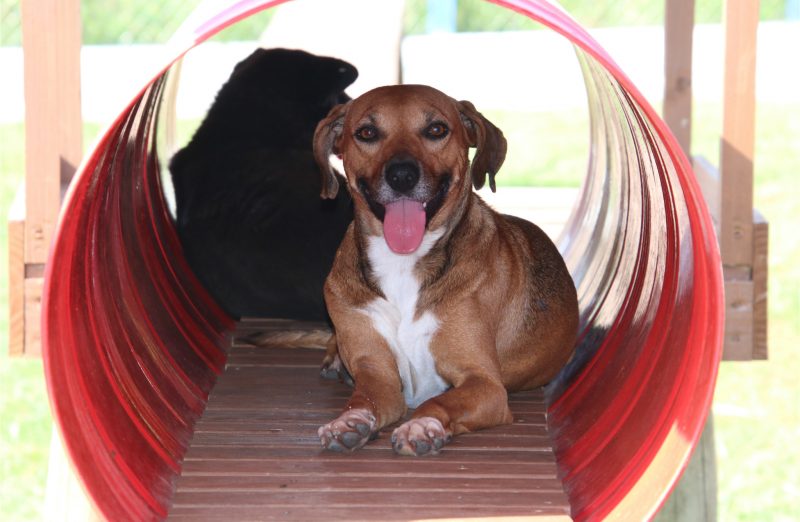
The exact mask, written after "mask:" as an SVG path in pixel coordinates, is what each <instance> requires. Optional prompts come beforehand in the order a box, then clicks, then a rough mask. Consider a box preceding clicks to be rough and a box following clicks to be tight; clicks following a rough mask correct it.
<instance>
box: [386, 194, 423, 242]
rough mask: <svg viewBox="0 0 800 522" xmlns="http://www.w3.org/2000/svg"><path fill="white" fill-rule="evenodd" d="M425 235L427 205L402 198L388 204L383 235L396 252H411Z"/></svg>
mask: <svg viewBox="0 0 800 522" xmlns="http://www.w3.org/2000/svg"><path fill="white" fill-rule="evenodd" d="M423 235H425V207H423V206H422V203H420V202H418V201H412V200H410V199H401V200H399V201H395V202H394V203H389V204H388V205H386V214H385V215H384V217H383V237H384V238H385V239H386V244H387V245H389V248H391V249H392V252H394V253H396V254H410V253H412V252H414V251H415V250H416V249H418V248H419V245H420V243H422V236H423Z"/></svg>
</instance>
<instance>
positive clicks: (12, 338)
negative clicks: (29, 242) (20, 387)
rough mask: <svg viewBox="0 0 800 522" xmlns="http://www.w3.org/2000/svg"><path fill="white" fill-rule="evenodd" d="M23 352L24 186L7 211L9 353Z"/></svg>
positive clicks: (17, 354)
mask: <svg viewBox="0 0 800 522" xmlns="http://www.w3.org/2000/svg"><path fill="white" fill-rule="evenodd" d="M24 352H25V185H24V183H23V184H22V185H21V186H20V187H19V189H17V193H16V195H15V196H14V202H13V203H12V204H11V209H10V210H9V212H8V354H9V355H11V356H20V355H22V354H23V353H24Z"/></svg>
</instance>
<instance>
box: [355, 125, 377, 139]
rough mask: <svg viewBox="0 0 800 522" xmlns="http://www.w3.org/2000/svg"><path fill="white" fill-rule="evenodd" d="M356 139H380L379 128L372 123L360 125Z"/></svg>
mask: <svg viewBox="0 0 800 522" xmlns="http://www.w3.org/2000/svg"><path fill="white" fill-rule="evenodd" d="M356 139H358V140H359V141H366V142H370V141H375V140H376V139H378V129H376V128H375V127H373V126H372V125H364V126H363V127H359V128H358V130H357V131H356Z"/></svg>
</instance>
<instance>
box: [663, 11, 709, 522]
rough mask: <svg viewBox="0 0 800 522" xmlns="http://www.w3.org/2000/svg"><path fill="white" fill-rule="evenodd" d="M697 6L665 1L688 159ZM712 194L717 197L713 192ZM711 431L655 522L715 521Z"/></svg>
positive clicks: (671, 120)
mask: <svg viewBox="0 0 800 522" xmlns="http://www.w3.org/2000/svg"><path fill="white" fill-rule="evenodd" d="M694 5H695V3H694V0H667V1H666V3H665V6H664V7H665V16H664V108H663V113H664V121H665V122H666V123H667V125H669V127H670V129H671V130H672V133H673V134H674V135H675V137H676V138H677V139H678V143H680V145H681V148H683V151H684V153H686V155H687V156H688V157H691V144H692V46H693V38H692V36H693V33H694ZM701 179H702V178H701ZM709 185H712V187H713V186H714V185H715V184H714V183H710V184H709ZM704 192H706V190H704ZM709 192H712V193H713V190H711V187H709ZM712 426H713V419H712V416H711V415H709V417H708V421H707V422H706V428H705V429H704V431H703V436H702V437H701V438H700V443H699V444H698V446H697V447H696V448H695V451H694V453H693V454H692V457H691V460H690V461H689V464H688V466H687V468H686V471H685V472H684V473H683V476H682V477H681V479H680V481H679V482H678V484H677V485H676V486H675V489H674V490H673V491H672V494H671V495H670V496H669V498H668V499H667V500H666V502H665V503H664V506H663V507H662V508H661V510H660V511H659V512H658V514H657V515H656V517H655V520H656V522H678V521H683V520H696V521H698V522H712V521H714V520H716V508H717V483H716V479H717V469H716V461H715V459H714V432H713V429H712Z"/></svg>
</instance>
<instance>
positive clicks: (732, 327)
mask: <svg viewBox="0 0 800 522" xmlns="http://www.w3.org/2000/svg"><path fill="white" fill-rule="evenodd" d="M665 7H666V17H665V38H664V40H665V61H664V63H665V67H664V73H665V90H664V108H663V114H664V120H665V121H666V122H667V124H668V125H669V126H670V128H671V129H672V131H673V133H674V134H675V136H676V137H677V138H678V142H679V143H680V144H681V147H682V148H683V150H684V152H686V153H687V155H689V157H691V117H692V112H691V111H692V103H691V96H692V93H691V83H692V78H691V76H692V73H691V68H692V32H693V28H694V0H667V2H666V6H665ZM758 8H759V2H758V1H757V0H726V2H725V16H724V32H725V82H724V96H723V97H724V104H723V123H722V130H721V133H720V158H719V165H720V167H719V169H717V168H716V167H715V166H714V165H713V164H712V163H711V162H710V161H709V160H707V159H706V158H703V157H695V158H693V159H692V162H693V165H694V171H695V175H696V176H697V179H698V182H699V184H700V187H701V189H702V191H703V196H704V198H705V200H706V203H707V204H708V208H709V211H710V213H711V215H712V218H713V220H714V226H715V229H716V233H717V237H718V239H719V243H720V252H721V256H722V263H723V273H724V277H725V294H726V298H725V317H726V321H725V346H724V352H723V358H724V359H725V360H737V361H745V360H753V359H766V358H767V253H768V233H769V224H768V223H767V221H766V220H765V219H764V218H763V216H761V214H759V213H758V212H757V211H754V209H753V182H754V178H753V157H754V150H755V72H756V71H755V66H756V63H755V57H756V33H757V29H758Z"/></svg>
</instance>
